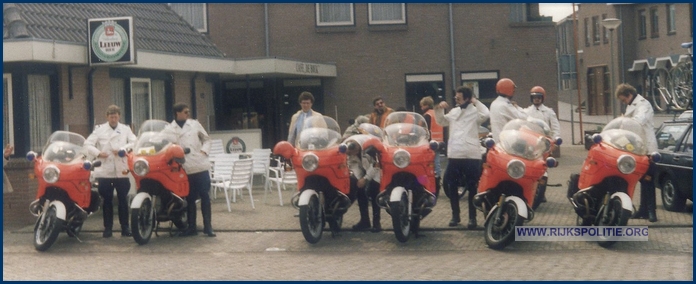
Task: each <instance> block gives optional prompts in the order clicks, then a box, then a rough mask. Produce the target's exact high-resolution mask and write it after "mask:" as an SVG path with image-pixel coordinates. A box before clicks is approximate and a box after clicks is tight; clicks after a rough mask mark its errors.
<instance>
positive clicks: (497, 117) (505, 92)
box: [490, 78, 527, 142]
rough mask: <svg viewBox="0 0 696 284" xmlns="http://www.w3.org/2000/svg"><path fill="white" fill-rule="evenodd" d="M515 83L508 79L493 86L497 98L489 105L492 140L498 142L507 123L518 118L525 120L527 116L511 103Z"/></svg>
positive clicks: (501, 80)
mask: <svg viewBox="0 0 696 284" xmlns="http://www.w3.org/2000/svg"><path fill="white" fill-rule="evenodd" d="M515 88H517V85H515V82H513V81H512V80H510V79H508V78H503V79H500V80H498V83H496V84H495V91H496V93H498V97H497V98H496V99H495V100H493V102H492V103H491V109H490V111H491V134H492V135H493V140H495V141H496V142H499V141H500V140H499V138H500V137H499V135H500V132H501V131H502V130H503V127H504V126H505V124H506V123H508V121H510V120H513V119H516V118H520V119H525V118H527V114H526V113H525V112H524V111H523V110H522V108H520V107H518V106H517V103H515V102H514V101H512V100H511V99H512V96H513V95H514V94H515Z"/></svg>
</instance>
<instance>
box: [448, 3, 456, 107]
mask: <svg viewBox="0 0 696 284" xmlns="http://www.w3.org/2000/svg"><path fill="white" fill-rule="evenodd" d="M448 10H449V19H448V21H449V32H450V67H451V72H452V91H454V90H456V89H457V75H456V74H455V73H454V72H455V68H454V66H455V58H454V23H453V21H454V19H453V17H452V3H449V4H448ZM446 97H447V95H446V94H445V98H446ZM445 100H446V99H445Z"/></svg>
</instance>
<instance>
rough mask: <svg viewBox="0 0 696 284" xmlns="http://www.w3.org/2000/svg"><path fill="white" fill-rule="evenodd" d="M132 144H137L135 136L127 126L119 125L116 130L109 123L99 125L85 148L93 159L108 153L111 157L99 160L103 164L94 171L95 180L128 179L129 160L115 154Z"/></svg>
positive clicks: (86, 142)
mask: <svg viewBox="0 0 696 284" xmlns="http://www.w3.org/2000/svg"><path fill="white" fill-rule="evenodd" d="M131 143H135V134H133V131H132V130H131V129H130V127H128V126H127V125H125V124H122V123H119V124H118V125H117V126H116V129H113V128H111V126H109V123H108V122H106V123H103V124H99V125H97V126H96V128H95V129H94V131H93V132H92V134H90V135H89V137H87V140H85V145H84V147H85V149H86V151H87V153H88V154H89V155H90V156H92V157H97V156H99V154H100V153H102V152H104V153H108V154H109V156H108V157H106V158H97V159H98V160H99V161H101V162H102V164H101V166H99V167H96V168H95V169H94V174H93V176H94V177H95V178H128V171H127V170H128V160H127V158H126V157H123V158H121V157H119V156H118V154H114V151H118V150H120V149H121V148H123V147H124V146H126V144H131ZM124 172H125V173H126V174H124Z"/></svg>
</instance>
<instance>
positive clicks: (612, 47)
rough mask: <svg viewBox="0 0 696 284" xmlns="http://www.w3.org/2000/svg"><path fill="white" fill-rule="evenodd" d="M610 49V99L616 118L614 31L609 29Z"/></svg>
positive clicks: (612, 113) (613, 114)
mask: <svg viewBox="0 0 696 284" xmlns="http://www.w3.org/2000/svg"><path fill="white" fill-rule="evenodd" d="M609 40H610V43H609V48H610V49H611V89H610V90H609V98H610V100H611V115H612V116H613V118H616V103H615V102H614V101H615V100H616V99H614V96H613V95H612V93H613V92H614V88H615V86H614V29H609Z"/></svg>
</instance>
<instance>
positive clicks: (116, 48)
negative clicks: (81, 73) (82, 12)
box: [87, 17, 135, 66]
mask: <svg viewBox="0 0 696 284" xmlns="http://www.w3.org/2000/svg"><path fill="white" fill-rule="evenodd" d="M87 31H88V33H89V34H88V35H87V38H88V39H89V42H88V44H87V45H88V46H89V65H90V66H93V65H114V64H135V45H134V44H133V17H117V18H101V19H88V20H87Z"/></svg>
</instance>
